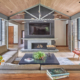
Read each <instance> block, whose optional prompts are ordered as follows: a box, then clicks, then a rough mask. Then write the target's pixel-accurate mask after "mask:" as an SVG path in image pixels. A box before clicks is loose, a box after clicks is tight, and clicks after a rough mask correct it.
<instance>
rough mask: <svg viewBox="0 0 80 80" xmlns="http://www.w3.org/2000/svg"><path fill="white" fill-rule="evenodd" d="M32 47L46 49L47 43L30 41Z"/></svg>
mask: <svg viewBox="0 0 80 80" xmlns="http://www.w3.org/2000/svg"><path fill="white" fill-rule="evenodd" d="M32 49H47V43H32Z"/></svg>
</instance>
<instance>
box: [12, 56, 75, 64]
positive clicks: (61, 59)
mask: <svg viewBox="0 0 80 80" xmlns="http://www.w3.org/2000/svg"><path fill="white" fill-rule="evenodd" d="M20 60H21V58H16V59H15V60H14V62H13V64H18V63H19V61H20ZM57 60H58V61H59V63H60V65H74V63H73V62H72V61H71V60H69V59H68V58H63V57H57Z"/></svg>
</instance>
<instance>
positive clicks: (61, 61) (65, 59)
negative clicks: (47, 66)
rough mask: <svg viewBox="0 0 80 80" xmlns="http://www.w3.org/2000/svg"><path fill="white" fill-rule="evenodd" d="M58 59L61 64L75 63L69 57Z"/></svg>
mask: <svg viewBox="0 0 80 80" xmlns="http://www.w3.org/2000/svg"><path fill="white" fill-rule="evenodd" d="M57 60H58V61H59V63H60V65H74V63H73V62H72V61H71V60H69V59H68V58H63V57H57Z"/></svg>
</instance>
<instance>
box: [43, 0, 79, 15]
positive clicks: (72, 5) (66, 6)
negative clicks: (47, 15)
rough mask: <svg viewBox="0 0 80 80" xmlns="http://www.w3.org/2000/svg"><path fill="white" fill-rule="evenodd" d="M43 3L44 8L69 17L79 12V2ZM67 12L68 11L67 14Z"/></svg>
mask: <svg viewBox="0 0 80 80" xmlns="http://www.w3.org/2000/svg"><path fill="white" fill-rule="evenodd" d="M44 1H45V0H44ZM45 3H46V4H45V6H48V7H50V8H52V9H55V10H57V11H59V12H62V13H64V14H66V15H69V16H72V15H74V14H76V13H77V12H80V3H79V0H48V1H47V2H45ZM42 4H43V3H42ZM67 11H69V13H68V12H67Z"/></svg>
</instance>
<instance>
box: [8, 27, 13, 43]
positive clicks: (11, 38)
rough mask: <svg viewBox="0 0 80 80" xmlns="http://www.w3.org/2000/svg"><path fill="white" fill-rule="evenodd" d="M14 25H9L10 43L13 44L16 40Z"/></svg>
mask: <svg viewBox="0 0 80 80" xmlns="http://www.w3.org/2000/svg"><path fill="white" fill-rule="evenodd" d="M13 41H14V26H9V27H8V43H9V44H13V43H14V42H13Z"/></svg>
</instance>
